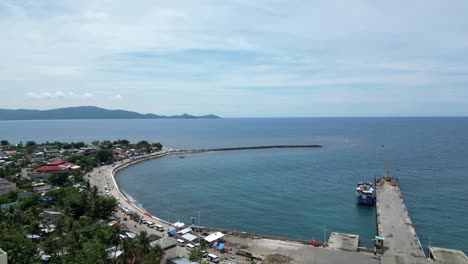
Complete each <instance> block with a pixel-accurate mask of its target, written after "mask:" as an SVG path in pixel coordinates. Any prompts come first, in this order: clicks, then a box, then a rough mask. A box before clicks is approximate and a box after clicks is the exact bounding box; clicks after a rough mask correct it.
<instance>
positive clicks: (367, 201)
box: [356, 197, 375, 205]
mask: <svg viewBox="0 0 468 264" xmlns="http://www.w3.org/2000/svg"><path fill="white" fill-rule="evenodd" d="M356 202H357V203H358V204H369V205H373V204H374V203H375V198H373V197H368V198H362V197H357V199H356Z"/></svg>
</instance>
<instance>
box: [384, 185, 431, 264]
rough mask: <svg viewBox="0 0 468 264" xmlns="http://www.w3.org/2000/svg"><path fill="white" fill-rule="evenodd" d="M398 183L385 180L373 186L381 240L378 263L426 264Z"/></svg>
mask: <svg viewBox="0 0 468 264" xmlns="http://www.w3.org/2000/svg"><path fill="white" fill-rule="evenodd" d="M398 184H399V183H398V180H397V179H393V178H389V177H385V178H382V179H379V180H377V183H376V190H377V200H376V210H377V228H378V234H379V236H381V237H384V238H385V241H384V246H383V255H382V258H381V261H382V264H386V263H389V264H390V263H426V256H425V254H424V251H423V248H422V246H421V242H420V241H419V238H418V236H417V234H416V231H415V229H414V227H413V223H412V222H411V218H410V216H409V213H408V210H407V208H406V206H405V202H404V201H403V197H402V194H401V191H400V187H399V185H398Z"/></svg>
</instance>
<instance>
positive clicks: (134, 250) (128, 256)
mask: <svg viewBox="0 0 468 264" xmlns="http://www.w3.org/2000/svg"><path fill="white" fill-rule="evenodd" d="M122 251H123V253H122V258H121V261H122V263H124V264H127V263H129V262H130V263H134V261H135V257H136V256H137V255H138V245H137V244H136V243H135V241H134V240H133V239H124V240H123V241H122Z"/></svg>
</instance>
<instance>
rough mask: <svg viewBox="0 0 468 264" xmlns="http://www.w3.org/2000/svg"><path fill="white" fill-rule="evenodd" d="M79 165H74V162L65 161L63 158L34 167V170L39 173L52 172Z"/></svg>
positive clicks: (73, 168) (75, 167)
mask: <svg viewBox="0 0 468 264" xmlns="http://www.w3.org/2000/svg"><path fill="white" fill-rule="evenodd" d="M79 168H80V166H78V165H76V164H75V163H71V162H67V161H64V160H56V161H53V162H49V163H47V165H45V166H42V167H40V168H37V169H35V170H34V171H35V172H40V173H52V172H57V171H63V170H68V169H72V170H75V169H79Z"/></svg>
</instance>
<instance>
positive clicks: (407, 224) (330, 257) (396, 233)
mask: <svg viewBox="0 0 468 264" xmlns="http://www.w3.org/2000/svg"><path fill="white" fill-rule="evenodd" d="M206 151H210V150H184V151H180V150H173V149H164V150H163V151H161V152H159V153H154V154H151V155H148V156H142V157H138V158H134V159H132V160H124V161H121V163H120V164H116V165H112V166H110V165H109V166H104V167H101V168H100V170H99V172H96V171H95V172H93V173H92V174H91V179H93V178H94V179H95V180H98V181H99V179H96V178H97V177H99V176H100V177H102V176H103V175H104V176H105V180H106V182H103V181H102V182H100V183H99V182H93V183H94V184H96V185H97V186H98V187H100V188H102V186H104V185H106V186H107V185H109V186H111V187H110V188H111V194H112V195H113V196H115V197H116V198H117V199H118V200H119V202H120V203H121V204H122V205H124V206H129V207H130V208H132V209H133V210H134V211H135V212H136V213H137V214H139V215H141V217H146V218H148V217H149V218H151V219H152V220H153V221H154V222H155V223H156V224H159V225H162V226H164V228H165V229H166V230H169V229H174V228H175V227H174V225H173V223H169V222H167V221H165V220H162V219H160V218H158V217H157V216H154V215H152V214H150V213H148V212H146V211H145V210H144V209H142V208H141V207H139V206H137V205H135V204H134V203H132V201H130V200H129V199H128V198H127V197H126V196H125V195H124V194H123V193H121V192H120V190H119V188H118V186H117V183H116V182H115V179H114V177H115V175H114V174H115V173H116V172H117V171H119V170H121V169H124V168H127V167H129V166H131V165H134V164H136V163H138V162H141V161H144V160H149V159H153V158H160V157H164V156H166V155H186V154H190V153H200V152H206ZM101 172H102V173H101ZM101 180H102V178H101ZM376 183H377V184H376V186H375V189H376V190H375V191H376V201H375V203H376V205H375V206H376V210H377V213H376V218H377V225H378V226H377V230H378V232H377V235H378V237H382V238H384V239H383V246H382V247H381V248H378V249H377V248H376V249H375V250H373V249H371V248H365V247H360V246H359V239H360V238H359V236H357V235H353V234H342V233H336V232H332V233H331V234H330V237H329V238H328V239H327V240H326V241H323V242H321V243H320V244H319V245H318V246H313V245H311V244H312V243H311V242H310V241H306V240H299V239H290V238H285V237H275V236H269V235H261V234H249V233H246V232H242V231H233V230H223V229H219V228H208V227H202V226H195V225H194V226H193V230H192V231H191V232H192V234H193V235H195V236H199V235H201V234H203V233H207V232H222V233H223V234H224V239H225V241H227V244H226V247H227V249H226V250H224V251H223V253H221V255H222V256H223V257H224V258H225V259H230V260H232V261H236V262H235V263H250V261H247V259H249V258H248V257H245V256H242V255H239V253H238V252H247V254H248V255H249V256H253V257H255V258H258V259H262V260H264V261H265V260H268V259H271V258H273V259H277V260H279V262H268V261H265V262H259V263H313V261H316V263H369V264H371V263H382V264H393V263H395V264H397V263H398V264H403V263H416V264H418V263H432V262H435V263H447V264H451V263H453V264H458V263H461V264H462V263H468V259H467V258H466V256H465V254H464V253H463V252H461V251H459V250H448V249H442V248H431V254H430V256H426V255H425V253H424V250H423V247H422V246H421V243H420V242H419V239H418V237H417V234H416V231H415V229H414V227H413V224H412V222H411V219H410V216H409V212H408V210H407V209H406V206H405V204H404V200H403V196H402V194H401V191H400V189H399V183H398V181H397V180H396V179H393V178H391V179H388V178H385V177H384V178H382V179H378V180H377V181H376ZM365 206H368V205H365ZM151 231H152V230H151ZM332 231H333V230H332ZM159 235H161V234H159ZM162 235H165V234H162ZM240 249H242V250H241V251H239V250H240ZM188 253H189V252H187V251H186V249H185V248H183V247H182V248H178V254H180V255H188ZM213 253H217V252H213ZM218 254H219V253H218ZM311 260H312V262H311ZM281 261H285V262H281Z"/></svg>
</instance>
